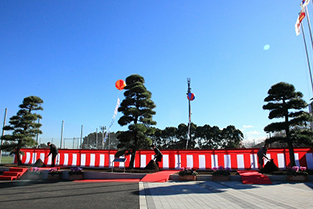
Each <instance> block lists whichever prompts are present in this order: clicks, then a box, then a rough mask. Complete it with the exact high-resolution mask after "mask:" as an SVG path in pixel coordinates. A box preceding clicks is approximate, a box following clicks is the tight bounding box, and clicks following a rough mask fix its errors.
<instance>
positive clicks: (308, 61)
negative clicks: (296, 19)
mask: <svg viewBox="0 0 313 209" xmlns="http://www.w3.org/2000/svg"><path fill="white" fill-rule="evenodd" d="M301 30H302V37H303V42H304V48H305V54H306V59H307V63H308V67H309V73H310V79H311V87H312V91H313V82H312V73H311V63H310V59H309V54H308V49H307V46H306V40H305V35H304V30H303V25H302V23H301Z"/></svg>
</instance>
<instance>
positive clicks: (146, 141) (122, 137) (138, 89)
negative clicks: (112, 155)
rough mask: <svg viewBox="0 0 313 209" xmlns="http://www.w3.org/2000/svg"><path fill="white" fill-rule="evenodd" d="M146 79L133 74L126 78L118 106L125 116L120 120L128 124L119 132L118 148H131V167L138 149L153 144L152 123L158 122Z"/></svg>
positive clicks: (122, 124) (120, 122) (122, 123)
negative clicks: (122, 95) (154, 118)
mask: <svg viewBox="0 0 313 209" xmlns="http://www.w3.org/2000/svg"><path fill="white" fill-rule="evenodd" d="M144 83H145V80H144V78H143V77H142V76H140V75H137V74H133V75H130V76H129V77H127V78H126V86H125V88H124V89H125V90H126V91H125V92H124V96H125V99H124V100H123V101H122V102H121V105H120V107H119V108H118V111H119V112H122V113H123V116H122V117H121V118H120V119H119V120H118V123H119V124H120V125H121V126H125V125H128V131H124V132H119V134H118V136H117V138H118V139H119V144H118V146H117V147H118V148H121V149H129V150H131V154H132V158H131V160H130V165H129V167H130V168H133V164H134V160H135V156H136V150H139V149H143V148H148V147H149V146H150V145H151V139H150V138H149V137H148V135H151V134H152V133H153V131H154V129H152V128H151V126H152V125H156V122H155V121H153V120H152V116H153V115H154V114H155V111H154V110H153V109H154V108H155V107H156V106H155V104H154V102H153V101H152V100H151V95H152V94H151V92H149V91H148V90H147V89H146V87H145V86H144Z"/></svg>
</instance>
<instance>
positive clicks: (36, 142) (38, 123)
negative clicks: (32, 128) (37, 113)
mask: <svg viewBox="0 0 313 209" xmlns="http://www.w3.org/2000/svg"><path fill="white" fill-rule="evenodd" d="M39 123H40V118H38V124H39ZM38 138H39V133H37V136H36V143H37V147H38Z"/></svg>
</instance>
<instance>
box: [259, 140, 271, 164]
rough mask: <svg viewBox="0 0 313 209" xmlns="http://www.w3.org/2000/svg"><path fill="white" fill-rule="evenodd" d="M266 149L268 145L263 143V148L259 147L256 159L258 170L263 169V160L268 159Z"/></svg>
mask: <svg viewBox="0 0 313 209" xmlns="http://www.w3.org/2000/svg"><path fill="white" fill-rule="evenodd" d="M267 149H268V144H267V143H265V144H264V146H263V147H261V148H260V149H259V151H258V158H259V164H260V169H263V164H264V158H266V159H268V157H267V156H266V152H267ZM268 160H269V159H268Z"/></svg>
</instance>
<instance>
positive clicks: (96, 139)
mask: <svg viewBox="0 0 313 209" xmlns="http://www.w3.org/2000/svg"><path fill="white" fill-rule="evenodd" d="M96 149H99V147H98V128H96Z"/></svg>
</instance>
